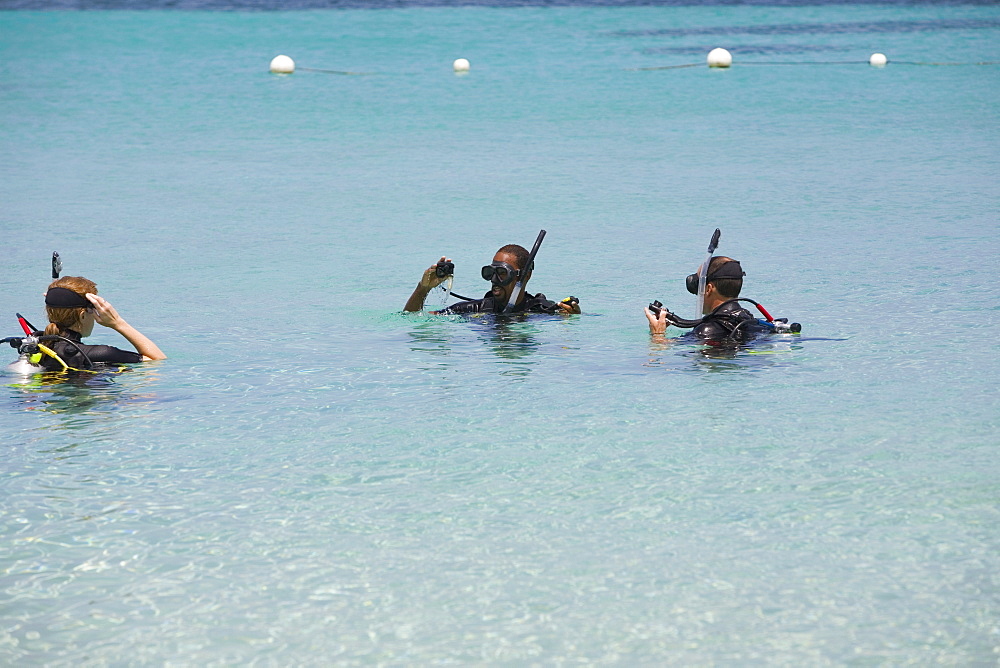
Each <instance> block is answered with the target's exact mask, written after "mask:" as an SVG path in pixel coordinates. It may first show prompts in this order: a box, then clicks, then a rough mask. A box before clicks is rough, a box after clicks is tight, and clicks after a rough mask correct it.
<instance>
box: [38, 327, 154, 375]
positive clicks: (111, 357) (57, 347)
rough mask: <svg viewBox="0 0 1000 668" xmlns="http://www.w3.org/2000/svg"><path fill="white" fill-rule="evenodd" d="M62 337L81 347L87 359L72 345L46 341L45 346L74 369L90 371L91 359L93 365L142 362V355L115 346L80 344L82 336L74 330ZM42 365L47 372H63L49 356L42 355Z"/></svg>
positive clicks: (65, 332)
mask: <svg viewBox="0 0 1000 668" xmlns="http://www.w3.org/2000/svg"><path fill="white" fill-rule="evenodd" d="M62 335H63V336H64V337H65V338H67V339H69V340H70V341H74V342H75V343H76V346H79V347H80V349H82V350H83V352H84V353H85V354H86V355H87V358H86V359H85V358H84V357H83V355H81V354H80V349H77V347H76V346H74V345H73V344H72V343H66V342H65V341H46V342H45V344H46V345H47V346H48V347H49V348H51V349H52V351H53V352H55V354H57V355H59V357H61V358H62V361H63V362H66V366H70V367H73V368H74V369H89V368H90V365H89V364H87V359H90V361H91V362H92V363H93V364H100V363H101V362H106V363H107V362H110V363H124V364H134V363H136V362H141V361H142V355H140V354H139V353H137V352H133V351H131V350H122V349H121V348H115V347H114V346H89V345H87V344H86V343H80V335H79V334H78V333H77V332H74V331H73V330H66V331H64V332H63V333H62ZM41 365H42V366H43V367H45V370H46V371H61V370H62V365H61V364H59V362H57V361H55V360H54V359H52V358H51V357H49V356H48V355H42V361H41Z"/></svg>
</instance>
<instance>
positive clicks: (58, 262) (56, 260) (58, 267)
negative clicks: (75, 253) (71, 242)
mask: <svg viewBox="0 0 1000 668" xmlns="http://www.w3.org/2000/svg"><path fill="white" fill-rule="evenodd" d="M61 271H62V259H60V257H59V253H57V252H56V251H52V279H53V280H55V279H57V278H59V272H61Z"/></svg>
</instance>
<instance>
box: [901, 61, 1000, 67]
mask: <svg viewBox="0 0 1000 668" xmlns="http://www.w3.org/2000/svg"><path fill="white" fill-rule="evenodd" d="M889 64H890V65H931V66H934V67H956V66H960V65H1000V60H984V61H981V62H978V63H921V62H916V61H912V60H890V61H889Z"/></svg>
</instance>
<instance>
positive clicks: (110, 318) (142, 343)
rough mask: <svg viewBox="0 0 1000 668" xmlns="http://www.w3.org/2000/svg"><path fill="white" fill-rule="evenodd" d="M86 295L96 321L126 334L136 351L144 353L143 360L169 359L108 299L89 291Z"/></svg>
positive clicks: (123, 334)
mask: <svg viewBox="0 0 1000 668" xmlns="http://www.w3.org/2000/svg"><path fill="white" fill-rule="evenodd" d="M86 297H87V300H88V301H89V302H90V303H91V304H93V305H94V321H95V322H97V324H99V325H103V326H104V327H108V328H110V329H113V330H115V331H116V332H118V333H119V334H121V335H122V336H124V337H125V339H126V340H127V341H128V342H129V343H131V344H132V345H133V346H135V350H136V352H137V353H139V354H140V355H142V361H143V362H148V361H151V360H165V359H167V356H166V355H164V354H163V351H162V350H160V349H159V347H158V346H157V345H156V344H155V343H153V342H152V341H150V340H149V337H147V336H146V335H144V334H143V333H142V332H140V331H139V330H137V329H136V328H135V327H133V326H132V325H130V324H128V323H127V322H125V319H124V318H122V317H121V316H120V315H118V311H116V310H115V307H114V306H112V305H111V303H110V302H109V301H108V300H107V299H105V298H104V297H99V296H98V295H95V294H91V293H87V295H86Z"/></svg>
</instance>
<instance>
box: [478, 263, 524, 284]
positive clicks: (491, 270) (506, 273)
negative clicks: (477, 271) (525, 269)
mask: <svg viewBox="0 0 1000 668" xmlns="http://www.w3.org/2000/svg"><path fill="white" fill-rule="evenodd" d="M481 273H482V275H483V279H484V280H487V281H490V282H491V283H493V285H510V284H511V283H513V282H514V280H515V279H517V278H518V277H520V275H521V272H520V270H518V269H515V268H514V267H512V266H510V265H509V264H507V263H506V262H494V263H492V264H488V265H486V266H485V267H483V269H482V272H481Z"/></svg>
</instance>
